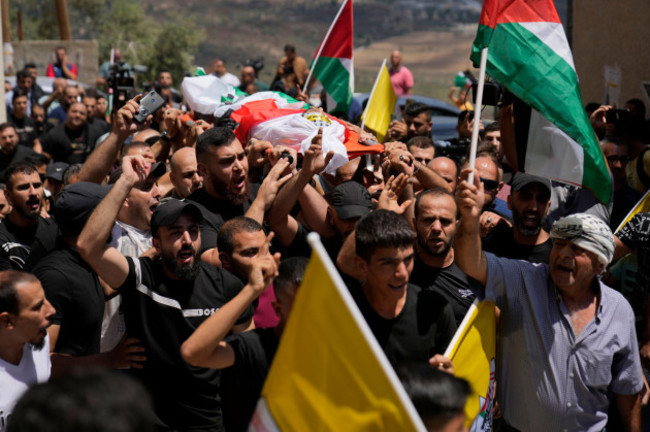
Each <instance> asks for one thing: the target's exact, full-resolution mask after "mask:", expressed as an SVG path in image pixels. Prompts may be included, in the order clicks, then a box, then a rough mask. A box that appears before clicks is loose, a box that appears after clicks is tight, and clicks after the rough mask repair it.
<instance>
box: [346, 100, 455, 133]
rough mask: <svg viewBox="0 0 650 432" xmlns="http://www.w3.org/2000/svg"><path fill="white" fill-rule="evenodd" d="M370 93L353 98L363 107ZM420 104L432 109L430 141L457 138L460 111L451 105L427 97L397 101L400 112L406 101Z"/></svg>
mask: <svg viewBox="0 0 650 432" xmlns="http://www.w3.org/2000/svg"><path fill="white" fill-rule="evenodd" d="M369 96H370V93H355V94H354V98H355V99H356V100H357V102H359V103H360V104H361V106H364V107H365V103H366V101H367V100H368V97H369ZM409 100H410V101H412V102H420V103H424V104H427V105H429V106H430V107H431V108H432V109H433V129H432V130H431V139H433V140H434V142H438V141H446V140H449V139H451V138H454V137H456V136H458V133H457V132H456V124H457V123H458V114H459V113H460V110H459V109H458V108H456V107H454V106H452V105H449V104H447V103H445V102H442V101H441V100H439V99H434V98H431V97H427V96H419V95H411V96H407V97H401V98H399V99H398V100H397V104H396V105H398V106H399V108H400V111H403V110H404V107H405V106H406V103H407V101H409Z"/></svg>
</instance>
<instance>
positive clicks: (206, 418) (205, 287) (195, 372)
mask: <svg viewBox="0 0 650 432" xmlns="http://www.w3.org/2000/svg"><path fill="white" fill-rule="evenodd" d="M127 109H130V110H132V111H133V112H132V114H134V113H135V108H134V107H131V106H128V107H127ZM149 169H150V166H149V164H148V163H147V162H146V161H145V160H144V159H143V158H142V157H141V156H127V157H125V158H124V159H123V161H122V175H121V176H120V178H119V179H118V180H117V181H116V182H115V184H114V185H113V187H112V189H111V191H110V192H109V193H108V195H107V196H106V198H104V199H103V200H102V202H101V203H100V204H99V206H97V208H96V209H95V211H94V212H93V214H92V215H91V217H90V219H89V221H88V223H87V224H86V226H85V227H84V230H83V231H82V232H81V234H80V236H79V239H78V242H77V248H78V250H79V252H80V254H81V256H82V257H83V258H84V260H85V261H86V262H88V263H89V264H90V266H91V267H92V268H93V269H94V270H95V271H96V272H97V274H98V275H99V276H100V277H101V278H102V279H103V280H104V281H105V282H106V283H107V284H108V285H109V286H111V287H116V288H117V289H118V291H119V292H120V294H121V295H122V307H123V310H124V318H125V322H126V329H127V332H128V333H129V335H131V336H134V337H136V338H138V339H139V340H140V341H141V343H142V345H143V346H144V348H145V353H146V354H145V355H146V357H147V360H146V362H144V364H143V367H142V369H139V370H134V375H135V376H137V377H138V378H139V379H140V380H141V381H142V382H143V383H144V384H145V386H146V387H147V389H148V390H149V391H150V392H151V395H152V398H153V401H154V409H155V413H156V415H157V418H158V422H159V424H160V426H161V428H162V429H163V430H174V429H178V430H181V429H182V430H185V429H201V430H204V431H222V430H223V423H222V416H221V407H220V399H219V392H218V391H219V372H218V371H214V370H208V369H203V368H194V367H191V366H189V365H188V364H187V363H185V362H184V361H183V359H182V357H181V353H180V347H181V344H182V343H183V342H184V341H185V340H186V339H187V338H188V337H189V336H190V335H191V334H192V332H194V330H195V329H196V328H197V327H198V326H199V325H200V324H201V323H202V322H203V321H205V320H206V319H207V318H208V317H209V316H210V315H212V314H213V313H214V312H215V311H217V310H219V309H220V308H221V307H223V306H224V305H225V304H226V303H228V301H229V300H230V299H232V298H233V297H235V296H236V295H237V294H238V293H239V292H240V291H241V290H242V283H241V282H240V281H239V280H237V278H235V277H234V276H233V275H231V274H230V273H229V272H227V271H225V270H222V269H221V268H218V267H214V266H210V265H207V264H204V263H202V262H201V260H200V259H199V256H198V253H199V251H200V249H201V235H200V230H199V222H200V221H201V219H202V215H201V211H200V210H199V208H198V207H197V206H196V205H195V204H193V203H191V202H183V201H179V200H176V199H170V200H168V201H165V202H164V203H162V204H160V205H159V206H158V207H157V208H156V210H155V211H154V213H153V215H152V217H151V234H152V236H153V239H152V243H153V246H154V248H155V250H156V252H157V255H158V256H159V258H156V259H150V258H139V259H134V258H127V257H125V256H124V255H122V254H121V253H120V252H118V251H117V250H116V249H115V248H111V247H107V246H106V241H107V239H108V236H109V235H110V231H111V228H112V227H113V224H114V223H115V219H116V217H117V213H118V212H119V210H120V208H121V205H122V203H123V202H124V200H125V199H126V197H127V196H128V194H129V192H130V191H131V188H132V187H134V186H136V185H138V184H139V183H140V182H143V181H145V180H146V178H147V176H148V174H149ZM261 272H262V270H261V269H260V270H259V273H260V274H259V275H258V276H257V277H256V278H249V284H248V289H254V290H257V289H258V287H257V285H256V286H254V287H251V286H250V285H251V283H253V282H251V280H252V281H254V282H255V283H259V281H260V280H262V281H263V280H264V277H263V276H262V274H261ZM271 273H272V274H274V273H275V271H274V270H273V271H272V272H271ZM237 316H238V317H239V318H237V317H235V318H234V320H235V322H236V324H235V325H234V327H233V328H232V331H233V332H234V333H238V332H241V331H244V330H247V329H249V328H250V325H251V322H252V309H251V308H246V309H245V311H244V312H243V313H242V314H238V315H237Z"/></svg>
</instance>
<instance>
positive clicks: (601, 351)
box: [455, 168, 643, 431]
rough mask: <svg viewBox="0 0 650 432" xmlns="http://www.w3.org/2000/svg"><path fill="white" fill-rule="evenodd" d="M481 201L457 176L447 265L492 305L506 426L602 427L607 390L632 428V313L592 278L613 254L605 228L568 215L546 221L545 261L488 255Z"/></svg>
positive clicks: (635, 421)
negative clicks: (455, 225) (548, 244)
mask: <svg viewBox="0 0 650 432" xmlns="http://www.w3.org/2000/svg"><path fill="white" fill-rule="evenodd" d="M470 172H471V169H469V168H468V169H465V170H464V171H463V175H464V178H467V176H468V175H469V173H470ZM483 199H484V194H483V187H482V185H481V183H480V180H479V178H478V174H476V173H475V177H474V184H470V183H469V182H467V181H466V180H465V181H463V182H461V184H460V185H459V188H458V192H457V198H456V200H457V203H458V207H459V211H460V213H461V225H460V228H459V230H458V232H457V234H456V241H455V249H456V263H457V264H458V267H460V268H461V270H463V271H464V272H465V273H467V274H468V275H469V276H470V277H472V278H474V279H476V280H477V281H478V282H479V283H481V284H482V285H485V297H486V298H487V299H488V300H491V301H494V302H495V303H496V305H497V307H499V309H500V310H501V316H500V320H499V326H500V328H499V332H498V334H499V339H498V341H497V356H496V358H497V368H496V373H497V381H498V382H499V385H498V386H497V392H498V393H497V397H498V400H499V404H500V407H501V411H502V413H503V418H504V420H505V421H506V423H507V424H508V425H509V426H510V427H513V428H515V429H518V430H522V431H548V430H574V431H602V430H603V428H604V427H605V426H606V424H607V418H608V417H607V410H608V408H609V399H608V397H612V398H613V399H615V400H616V403H617V406H618V409H619V412H620V413H621V417H622V418H623V419H624V422H625V426H626V430H628V431H640V430H641V404H640V395H639V392H640V390H641V388H642V387H643V375H642V372H641V365H640V363H639V352H638V347H637V341H636V332H635V330H634V314H633V312H632V308H631V307H630V305H629V303H628V302H627V301H626V300H625V299H624V298H623V296H622V295H620V294H619V293H617V292H615V291H614V290H612V289H610V288H609V287H607V286H606V285H604V284H602V283H600V281H599V280H598V278H597V276H598V274H600V272H601V271H602V270H603V268H604V267H605V266H606V265H607V263H609V261H610V260H611V258H612V255H613V253H614V239H613V236H612V234H611V231H610V230H609V227H608V226H607V225H606V224H605V223H604V222H602V221H601V220H599V219H598V218H596V217H594V216H591V215H588V214H584V213H581V214H573V215H571V216H568V217H565V218H562V219H560V220H558V221H557V222H556V223H555V224H554V225H553V229H552V230H551V233H550V235H551V238H553V240H554V242H553V249H552V251H551V257H550V261H549V265H545V264H531V263H528V262H526V261H518V260H509V259H505V258H497V257H495V256H494V255H492V254H489V253H487V254H486V253H483V252H482V251H481V248H480V236H479V215H480V211H481V207H482V204H483Z"/></svg>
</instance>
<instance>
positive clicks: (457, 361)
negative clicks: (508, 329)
mask: <svg viewBox="0 0 650 432" xmlns="http://www.w3.org/2000/svg"><path fill="white" fill-rule="evenodd" d="M495 342H496V320H495V315H494V303H492V302H489V301H482V302H479V301H478V300H475V301H474V303H473V304H472V306H471V307H470V309H469V310H468V311H467V315H465V318H464V319H463V322H462V323H461V325H460V327H459V328H458V330H457V331H456V334H455V335H454V339H452V341H451V343H450V344H449V348H447V353H446V355H447V356H448V357H449V358H450V359H451V362H452V363H453V365H454V372H455V374H456V376H457V377H459V378H464V379H465V380H467V381H468V382H469V384H470V385H471V386H472V395H471V396H469V397H468V398H467V403H466V404H465V425H466V426H467V427H468V428H471V430H472V431H483V430H492V407H493V406H494V368H495V363H494V352H495Z"/></svg>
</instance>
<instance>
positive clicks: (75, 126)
mask: <svg viewBox="0 0 650 432" xmlns="http://www.w3.org/2000/svg"><path fill="white" fill-rule="evenodd" d="M86 116H87V108H86V105H84V104H82V103H81V102H74V103H72V104H71V105H70V107H69V108H68V111H67V119H66V120H65V122H63V123H59V124H58V125H57V126H55V127H54V129H52V130H51V131H49V132H48V133H47V134H45V135H44V136H43V137H42V138H41V145H42V147H43V152H44V153H47V154H48V155H50V157H51V158H52V160H53V161H55V162H66V163H68V164H75V163H83V162H84V161H85V160H86V158H87V157H88V155H89V154H90V152H91V151H92V150H93V149H94V148H95V142H96V141H97V138H99V137H100V136H101V135H102V134H103V133H104V131H103V130H102V129H101V128H99V127H92V126H91V125H89V124H88V122H87V121H86V118H87V117H86Z"/></svg>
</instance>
